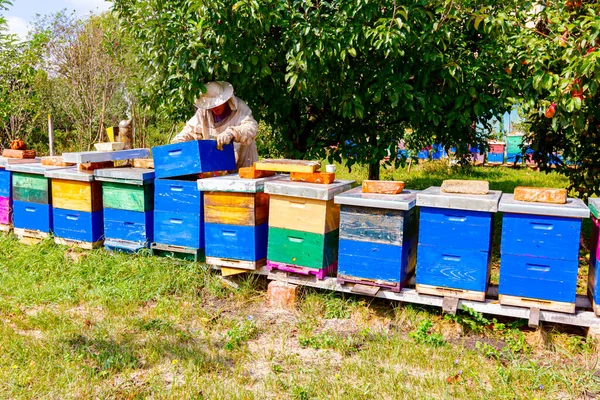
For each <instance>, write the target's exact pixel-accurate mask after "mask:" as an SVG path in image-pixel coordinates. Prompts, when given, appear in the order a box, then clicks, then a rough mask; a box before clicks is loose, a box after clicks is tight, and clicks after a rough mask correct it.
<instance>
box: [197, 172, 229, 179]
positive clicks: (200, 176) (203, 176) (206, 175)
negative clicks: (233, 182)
mask: <svg viewBox="0 0 600 400" xmlns="http://www.w3.org/2000/svg"><path fill="white" fill-rule="evenodd" d="M225 175H229V172H227V171H213V172H200V173H199V174H198V179H206V178H216V177H218V176H225Z"/></svg>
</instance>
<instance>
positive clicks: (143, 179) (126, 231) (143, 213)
mask: <svg viewBox="0 0 600 400" xmlns="http://www.w3.org/2000/svg"><path fill="white" fill-rule="evenodd" d="M94 175H95V176H96V179H97V180H98V181H100V182H101V183H102V199H103V202H104V237H105V240H104V247H105V248H106V249H108V250H116V251H122V252H131V253H134V252H137V251H139V250H141V249H144V248H147V247H149V246H150V243H152V240H153V231H154V170H152V169H143V168H106V169H98V170H96V171H95V172H94Z"/></svg>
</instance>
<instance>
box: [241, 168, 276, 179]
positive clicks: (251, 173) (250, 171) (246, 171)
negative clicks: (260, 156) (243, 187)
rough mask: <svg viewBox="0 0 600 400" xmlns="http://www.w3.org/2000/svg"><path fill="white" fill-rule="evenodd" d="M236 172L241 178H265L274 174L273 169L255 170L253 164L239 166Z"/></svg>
mask: <svg viewBox="0 0 600 400" xmlns="http://www.w3.org/2000/svg"><path fill="white" fill-rule="evenodd" d="M238 173H239V176H240V178H241V179H258V178H267V177H269V176H274V175H275V174H276V172H275V171H257V170H256V168H254V166H251V167H243V168H240V169H239V171H238Z"/></svg>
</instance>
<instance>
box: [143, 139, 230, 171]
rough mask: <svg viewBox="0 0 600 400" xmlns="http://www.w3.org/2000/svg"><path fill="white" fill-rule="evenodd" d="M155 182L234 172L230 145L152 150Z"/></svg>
mask: <svg viewBox="0 0 600 400" xmlns="http://www.w3.org/2000/svg"><path fill="white" fill-rule="evenodd" d="M152 158H153V159H154V170H155V171H156V178H157V179H162V178H173V177H178V176H185V175H192V174H199V173H202V172H212V171H231V170H235V169H236V168H237V167H236V163H235V154H234V150H233V143H231V144H228V145H226V146H223V150H218V149H217V142H216V140H194V141H190V142H183V143H175V144H168V145H165V146H158V147H154V148H153V149H152Z"/></svg>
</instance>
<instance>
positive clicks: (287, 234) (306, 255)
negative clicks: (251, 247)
mask: <svg viewBox="0 0 600 400" xmlns="http://www.w3.org/2000/svg"><path fill="white" fill-rule="evenodd" d="M338 240H339V231H338V230H334V231H331V232H328V233H327V234H317V233H312V232H303V231H295V230H291V229H283V228H276V227H272V226H270V227H269V246H268V255H267V260H269V261H275V262H281V263H286V264H293V265H298V266H301V267H307V268H314V269H323V268H326V267H327V266H329V265H331V264H333V263H334V262H337V254H338Z"/></svg>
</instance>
